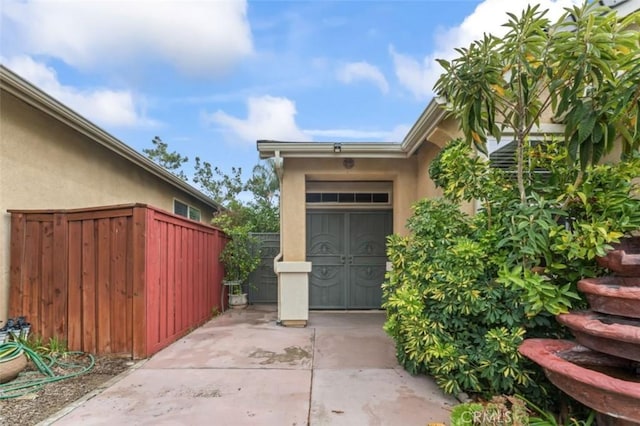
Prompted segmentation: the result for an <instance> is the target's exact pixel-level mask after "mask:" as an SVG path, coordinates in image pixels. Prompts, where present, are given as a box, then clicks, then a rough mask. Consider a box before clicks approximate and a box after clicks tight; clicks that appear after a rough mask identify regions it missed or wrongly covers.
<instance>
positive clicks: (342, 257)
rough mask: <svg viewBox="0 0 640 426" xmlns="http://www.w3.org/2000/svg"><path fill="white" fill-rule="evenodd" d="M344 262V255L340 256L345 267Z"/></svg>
mask: <svg viewBox="0 0 640 426" xmlns="http://www.w3.org/2000/svg"><path fill="white" fill-rule="evenodd" d="M344 260H345V257H344V255H343V256H340V262H341V263H342V264H343V265H344Z"/></svg>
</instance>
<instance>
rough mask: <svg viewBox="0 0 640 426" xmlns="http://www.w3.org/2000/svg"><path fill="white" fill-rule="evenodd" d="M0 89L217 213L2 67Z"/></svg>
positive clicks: (204, 199)
mask: <svg viewBox="0 0 640 426" xmlns="http://www.w3.org/2000/svg"><path fill="white" fill-rule="evenodd" d="M0 88H2V90H6V91H7V92H8V93H11V94H12V95H13V96H16V97H17V98H18V99H20V100H22V101H23V102H26V103H27V104H29V105H31V106H33V107H35V108H37V109H38V110H40V111H42V112H44V113H45V114H47V115H49V116H51V117H53V118H55V119H56V120H58V121H60V122H62V123H64V124H65V125H67V126H69V127H71V128H73V129H74V130H75V131H77V132H79V133H81V134H83V135H85V136H87V137H88V138H90V139H92V140H93V141H95V142H97V143H99V144H100V145H102V146H104V147H106V148H107V149H109V150H110V151H112V152H114V153H116V154H117V155H119V156H121V157H123V158H125V159H126V160H128V161H130V162H131V163H133V164H135V165H136V166H138V167H140V168H142V169H144V170H146V171H147V172H149V173H151V174H153V175H155V176H157V177H158V178H160V179H162V180H163V181H165V182H167V183H169V184H171V185H172V186H174V187H177V188H179V189H181V190H182V191H184V192H186V193H188V194H189V195H191V196H193V197H194V198H196V199H198V200H199V201H201V202H203V203H205V204H207V205H209V206H211V207H213V208H214V209H215V210H220V209H221V206H220V205H218V204H217V203H216V202H215V201H213V200H212V199H211V198H209V197H207V196H206V195H205V194H204V193H202V192H200V191H199V190H197V189H196V188H194V187H192V186H191V185H189V184H188V183H186V182H185V181H183V180H182V179H180V178H178V177H177V176H175V175H173V174H171V173H169V172H168V171H167V170H165V169H163V168H162V167H160V166H159V165H157V164H156V163H154V162H153V161H151V160H149V159H148V158H146V157H144V156H143V155H141V154H140V153H138V152H137V151H136V150H134V149H133V148H131V147H129V146H127V145H126V144H125V143H123V142H121V141H119V140H118V139H116V138H115V137H113V136H111V135H110V134H109V133H107V132H105V131H104V130H102V129H101V128H99V127H98V126H96V125H95V124H93V123H91V122H90V121H89V120H87V119H85V118H84V117H82V116H81V115H79V114H78V113H76V112H75V111H73V110H72V109H70V108H69V107H67V106H65V105H63V104H62V103H60V102H58V101H57V100H55V99H54V98H52V97H51V96H49V95H47V94H46V93H44V92H43V91H42V90H40V89H38V88H37V87H35V86H34V85H32V84H31V83H29V82H28V81H26V80H24V79H23V78H22V77H20V76H18V75H17V74H15V73H14V72H13V71H11V70H9V69H8V68H6V67H5V66H3V65H0Z"/></svg>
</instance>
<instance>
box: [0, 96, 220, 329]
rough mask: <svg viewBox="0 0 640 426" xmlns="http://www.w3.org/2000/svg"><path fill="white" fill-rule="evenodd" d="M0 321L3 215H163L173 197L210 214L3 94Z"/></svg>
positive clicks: (2, 308) (5, 240) (1, 312)
mask: <svg viewBox="0 0 640 426" xmlns="http://www.w3.org/2000/svg"><path fill="white" fill-rule="evenodd" d="M0 102H1V103H0V108H1V109H0V320H3V321H4V320H5V319H6V317H7V306H8V297H9V292H8V289H9V241H10V214H8V213H7V209H63V208H82V207H92V206H101V205H111V204H123V203H133V202H139V203H146V204H150V205H153V206H156V207H159V208H161V209H164V210H167V211H169V212H171V211H173V199H174V197H175V198H177V199H179V200H181V201H183V202H187V203H188V204H191V205H192V206H194V207H196V208H199V209H200V211H201V212H202V216H203V217H202V221H203V222H206V223H209V222H210V220H211V208H210V207H207V206H206V205H204V204H203V203H202V202H199V201H198V200H197V199H195V198H193V197H192V196H191V195H189V194H186V193H184V192H183V191H181V190H179V189H178V188H175V187H173V186H172V185H170V184H169V183H167V182H165V181H163V180H161V179H160V178H158V177H157V176H155V175H153V174H151V173H150V172H147V171H145V170H143V169H142V168H140V167H138V166H136V165H134V164H133V163H131V162H130V161H128V160H126V159H124V158H122V157H120V156H117V155H116V154H114V153H113V152H112V151H110V150H108V149H107V148H105V147H103V146H101V145H99V144H98V143H96V142H95V141H92V140H91V139H89V138H88V137H87V136H85V135H82V134H80V133H79V132H77V131H75V130H73V129H71V128H69V127H67V126H66V125H64V124H62V123H60V122H59V121H57V120H54V119H53V118H51V117H49V116H48V115H46V114H44V113H43V112H41V111H39V110H36V109H35V108H33V107H31V106H29V105H27V104H26V103H24V102H23V101H21V100H19V99H17V98H15V97H14V96H13V95H10V94H8V93H7V92H2V93H1V97H0Z"/></svg>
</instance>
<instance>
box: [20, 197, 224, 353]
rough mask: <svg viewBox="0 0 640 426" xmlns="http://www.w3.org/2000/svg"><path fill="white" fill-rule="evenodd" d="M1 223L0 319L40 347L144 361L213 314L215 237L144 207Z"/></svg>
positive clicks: (218, 242) (36, 214) (217, 276)
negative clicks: (61, 342)
mask: <svg viewBox="0 0 640 426" xmlns="http://www.w3.org/2000/svg"><path fill="white" fill-rule="evenodd" d="M10 213H11V272H10V293H9V313H10V316H18V315H26V316H27V318H28V320H29V321H30V322H31V323H32V330H33V332H34V333H37V334H39V335H41V336H42V337H43V338H45V339H48V338H49V337H57V338H62V339H65V340H66V341H67V342H68V345H69V349H71V350H82V351H86V352H90V353H97V354H127V355H130V356H133V357H134V358H144V357H147V356H149V355H151V354H153V353H155V352H157V351H158V350H159V349H161V348H162V347H164V346H166V345H168V344H170V343H171V342H173V341H175V340H176V339H177V338H179V337H180V336H182V335H184V334H185V333H187V332H188V331H189V330H191V329H193V328H194V327H197V326H198V325H200V324H202V323H203V322H204V321H206V320H207V319H208V318H210V317H211V315H212V313H213V312H214V311H216V310H221V305H220V303H221V300H220V289H221V282H222V274H223V269H222V265H221V264H220V263H219V261H218V256H219V253H220V251H221V250H222V248H223V247H224V243H225V241H226V236H225V235H224V234H223V233H222V232H221V231H219V230H218V229H216V228H213V227H210V226H206V225H203V224H200V223H197V222H193V221H191V220H188V219H185V218H183V217H180V216H175V215H172V214H169V213H167V212H164V211H162V210H159V209H156V208H154V207H151V206H147V205H144V204H131V205H121V206H108V207H98V208H92V209H79V210H47V211H42V210H40V211H18V210H10Z"/></svg>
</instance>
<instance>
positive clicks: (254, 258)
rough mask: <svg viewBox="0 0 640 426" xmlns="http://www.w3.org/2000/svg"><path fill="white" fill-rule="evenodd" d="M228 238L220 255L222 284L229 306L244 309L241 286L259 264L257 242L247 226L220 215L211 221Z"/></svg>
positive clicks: (230, 215)
mask: <svg viewBox="0 0 640 426" xmlns="http://www.w3.org/2000/svg"><path fill="white" fill-rule="evenodd" d="M213 224H214V225H215V226H218V227H219V228H220V229H222V231H224V233H225V234H227V236H228V237H229V238H230V239H229V241H227V244H226V245H225V247H224V250H222V252H221V253H220V261H221V262H222V263H223V265H224V280H223V284H224V285H225V286H227V287H228V288H229V306H231V307H232V308H244V307H246V306H247V293H245V292H244V290H243V285H248V283H247V279H248V278H249V275H250V274H251V272H253V271H254V270H255V269H256V268H257V267H258V265H259V264H260V253H259V249H258V245H257V240H256V239H255V238H254V237H253V236H251V234H250V233H249V226H248V225H246V224H244V225H242V224H237V223H235V221H234V217H233V215H232V214H230V213H221V214H219V215H218V216H216V217H215V218H214V220H213Z"/></svg>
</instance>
